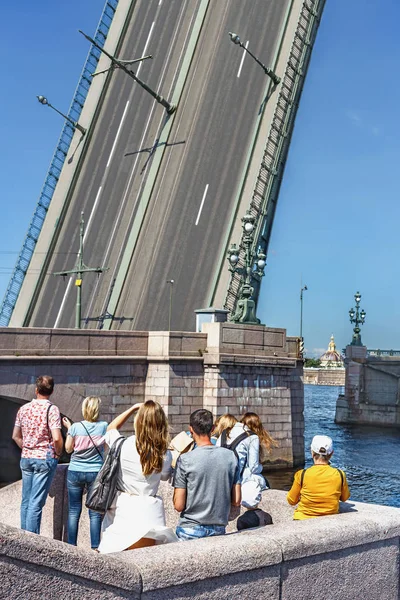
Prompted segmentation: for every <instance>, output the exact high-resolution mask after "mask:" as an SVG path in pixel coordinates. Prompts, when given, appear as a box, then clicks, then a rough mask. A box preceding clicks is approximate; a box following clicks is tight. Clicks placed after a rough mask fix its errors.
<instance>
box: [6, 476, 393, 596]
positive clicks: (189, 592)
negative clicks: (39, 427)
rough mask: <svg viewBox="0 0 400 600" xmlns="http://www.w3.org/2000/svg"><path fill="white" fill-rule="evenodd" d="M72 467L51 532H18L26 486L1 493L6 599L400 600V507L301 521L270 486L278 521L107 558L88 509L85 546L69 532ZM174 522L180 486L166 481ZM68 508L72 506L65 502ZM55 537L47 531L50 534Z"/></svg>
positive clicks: (47, 524) (53, 503)
mask: <svg viewBox="0 0 400 600" xmlns="http://www.w3.org/2000/svg"><path fill="white" fill-rule="evenodd" d="M64 475H65V467H64V466H63V465H61V466H59V467H58V472H57V475H56V478H55V482H54V485H53V487H52V490H51V492H50V498H49V500H48V503H47V505H46V507H45V511H44V517H43V528H42V530H43V533H44V534H45V535H44V536H37V535H35V534H31V533H26V532H22V531H21V530H19V529H17V528H16V526H15V525H16V524H17V521H18V507H19V500H20V483H16V484H12V485H11V486H8V487H6V488H3V489H2V490H0V574H1V577H0V597H1V598H7V599H8V600H14V599H15V600H16V599H18V600H51V599H57V600H64V599H65V600H70V599H71V598H78V597H82V598H85V599H86V600H92V599H93V600H103V599H105V600H114V599H117V598H130V599H145V600H187V598H193V599H195V600H232V599H236V598H246V599H250V600H253V599H254V600H258V599H263V598H265V599H270V600H354V598H362V599H363V600H378V599H379V600H395V599H397V598H398V597H399V541H400V510H399V509H396V508H391V507H385V506H375V505H368V504H361V503H357V502H354V503H351V502H347V503H343V504H342V505H341V511H342V513H341V514H339V515H334V516H332V517H323V518H319V519H309V520H307V521H298V522H293V520H292V517H293V508H292V507H290V506H288V505H287V503H286V499H285V495H286V494H285V492H280V491H277V490H267V491H266V492H264V494H263V500H262V503H261V508H262V509H263V510H264V511H266V512H268V513H269V514H270V515H271V517H272V520H273V524H272V525H268V526H267V527H263V528H260V529H253V530H250V531H243V532H240V533H237V532H235V530H236V518H237V515H238V512H236V513H234V514H232V515H231V521H230V524H229V527H228V530H229V531H230V532H232V533H231V535H226V536H223V537H219V538H218V537H217V538H208V539H202V540H196V541H191V542H184V543H179V542H178V543H175V544H169V545H166V546H156V547H153V548H144V549H141V550H133V551H127V552H121V553H118V554H113V555H98V554H95V553H93V552H92V551H91V550H90V549H89V543H88V537H87V536H88V525H87V515H86V511H84V514H83V516H82V527H81V532H80V538H79V542H78V543H79V546H78V547H77V548H76V547H73V546H69V545H67V544H65V543H64V542H61V541H58V540H56V539H50V538H52V537H54V536H57V537H61V536H62V535H63V533H65V530H64V528H63V524H62V521H63V519H64V518H65V506H66V503H65V497H64V493H65V489H64V483H63V480H64ZM160 493H161V495H162V496H163V499H164V504H165V507H166V518H167V525H168V526H170V527H173V526H175V524H176V522H177V514H176V513H175V512H174V510H173V508H172V488H171V486H170V485H169V484H168V483H164V484H162V485H161V488H160ZM63 507H64V508H63ZM46 535H47V536H48V537H45V536H46Z"/></svg>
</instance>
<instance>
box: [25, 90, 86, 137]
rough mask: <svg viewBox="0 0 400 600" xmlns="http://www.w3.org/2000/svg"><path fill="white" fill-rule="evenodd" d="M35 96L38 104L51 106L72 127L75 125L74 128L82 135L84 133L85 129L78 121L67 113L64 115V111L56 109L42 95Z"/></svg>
mask: <svg viewBox="0 0 400 600" xmlns="http://www.w3.org/2000/svg"><path fill="white" fill-rule="evenodd" d="M36 98H37V99H38V100H39V102H40V104H43V106H48V107H49V108H52V109H53V110H54V111H55V112H56V113H58V114H59V115H61V116H62V117H64V119H66V120H67V121H68V122H69V123H71V125H72V127H75V129H77V130H78V131H80V132H81V134H82V135H85V133H86V129H85V128H84V127H82V125H79V123H78V122H77V121H74V120H73V119H71V118H70V117H68V116H67V115H64V113H62V112H61V111H60V110H57V108H55V107H54V106H53V105H52V104H50V102H49V101H48V100H47V98H45V97H44V96H36Z"/></svg>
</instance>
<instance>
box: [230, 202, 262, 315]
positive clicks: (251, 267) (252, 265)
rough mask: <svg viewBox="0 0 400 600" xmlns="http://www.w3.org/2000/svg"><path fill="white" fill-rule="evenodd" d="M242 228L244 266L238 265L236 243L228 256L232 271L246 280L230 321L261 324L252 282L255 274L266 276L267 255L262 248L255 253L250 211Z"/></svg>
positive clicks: (253, 221)
mask: <svg viewBox="0 0 400 600" xmlns="http://www.w3.org/2000/svg"><path fill="white" fill-rule="evenodd" d="M242 228H243V242H242V248H243V250H244V266H243V267H239V266H238V263H239V252H240V248H238V247H237V246H236V244H232V245H231V247H230V248H229V250H228V256H227V259H228V262H229V270H230V271H231V273H238V274H239V275H242V277H244V282H243V284H242V287H241V288H240V291H239V299H238V301H237V304H236V311H235V313H234V314H233V315H232V316H231V318H230V321H232V322H233V323H245V324H247V325H259V324H260V319H258V318H257V317H256V303H255V301H254V300H253V298H252V295H253V293H254V288H253V286H252V285H251V284H252V278H253V277H254V275H257V276H258V277H259V278H261V277H263V276H264V269H265V264H266V262H265V259H266V255H265V254H264V252H262V251H261V250H259V251H258V252H257V255H256V256H254V254H253V249H252V247H253V241H254V230H255V218H254V217H253V216H252V215H251V214H250V213H248V212H247V213H246V214H245V215H244V217H243V218H242Z"/></svg>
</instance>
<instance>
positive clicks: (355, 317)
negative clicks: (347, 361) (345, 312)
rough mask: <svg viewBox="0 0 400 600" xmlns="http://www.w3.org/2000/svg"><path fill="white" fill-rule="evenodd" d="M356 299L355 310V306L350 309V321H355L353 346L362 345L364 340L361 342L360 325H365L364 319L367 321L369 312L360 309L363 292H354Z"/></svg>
mask: <svg viewBox="0 0 400 600" xmlns="http://www.w3.org/2000/svg"><path fill="white" fill-rule="evenodd" d="M354 300H355V302H356V308H355V310H354V308H351V309H350V310H349V317H350V323H354V324H355V327H354V329H353V332H354V333H353V339H352V340H351V344H350V345H351V346H362V342H361V329H360V325H364V321H365V317H366V315H367V313H366V312H365V310H364V309H362V310H361V311H360V301H361V294H360V292H357V293H356V294H354Z"/></svg>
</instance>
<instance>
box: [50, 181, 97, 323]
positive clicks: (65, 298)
mask: <svg viewBox="0 0 400 600" xmlns="http://www.w3.org/2000/svg"><path fill="white" fill-rule="evenodd" d="M100 194H101V186H100V187H99V191H98V192H97V195H96V199H95V201H94V204H93V208H92V211H91V213H90V217H89V221H88V222H87V225H86V227H85V235H84V236H83V243H85V240H86V237H87V234H88V232H89V228H90V225H91V223H92V218H93V215H94V211H95V210H96V207H97V204H98V202H99V198H100ZM73 279H74V277H70V280H69V281H68V285H67V289H66V290H65V294H64V298H63V299H62V302H61V306H60V310H59V311H58V314H57V318H56V322H55V323H54V329H56V327H58V324H59V322H60V319H61V315H62V311H63V309H64V305H65V302H66V300H67V296H68V293H69V290H70V289H71V284H72V281H73Z"/></svg>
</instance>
